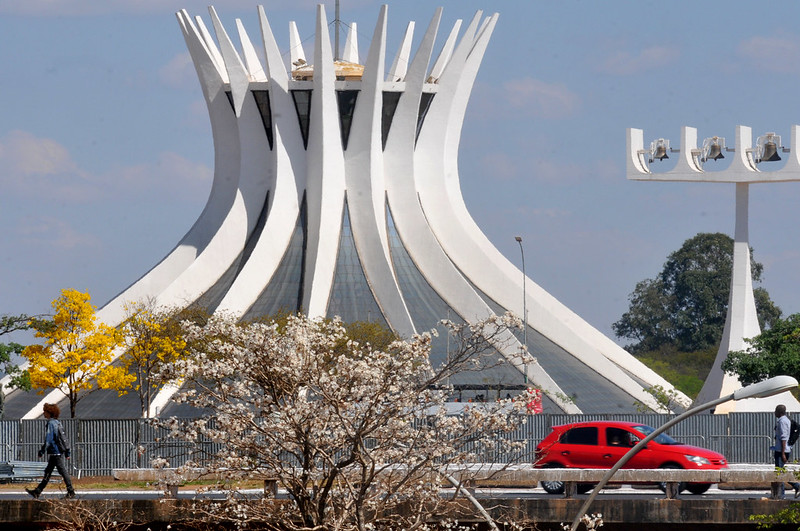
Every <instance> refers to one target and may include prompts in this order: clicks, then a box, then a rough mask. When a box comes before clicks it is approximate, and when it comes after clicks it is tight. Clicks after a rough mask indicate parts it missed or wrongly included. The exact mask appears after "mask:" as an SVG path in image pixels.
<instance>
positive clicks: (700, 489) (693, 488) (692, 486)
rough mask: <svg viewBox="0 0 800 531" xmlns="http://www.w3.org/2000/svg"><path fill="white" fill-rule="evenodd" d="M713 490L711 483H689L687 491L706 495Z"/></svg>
mask: <svg viewBox="0 0 800 531" xmlns="http://www.w3.org/2000/svg"><path fill="white" fill-rule="evenodd" d="M710 488H711V483H687V484H686V490H688V491H689V492H691V493H692V494H705V492H706V491H707V490H708V489H710Z"/></svg>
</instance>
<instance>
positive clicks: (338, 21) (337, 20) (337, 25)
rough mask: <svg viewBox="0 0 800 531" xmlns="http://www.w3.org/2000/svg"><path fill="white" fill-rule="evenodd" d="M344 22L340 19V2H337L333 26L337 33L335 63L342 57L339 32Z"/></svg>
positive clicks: (337, 0)
mask: <svg viewBox="0 0 800 531" xmlns="http://www.w3.org/2000/svg"><path fill="white" fill-rule="evenodd" d="M341 25H342V21H341V19H340V18H339V0H336V10H335V12H334V20H333V26H334V31H335V32H336V39H335V40H336V55H335V56H334V57H333V59H334V61H338V60H340V59H341V58H342V57H341V56H340V55H339V30H340V28H341Z"/></svg>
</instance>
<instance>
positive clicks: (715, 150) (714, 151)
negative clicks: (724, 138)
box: [706, 144, 725, 160]
mask: <svg viewBox="0 0 800 531" xmlns="http://www.w3.org/2000/svg"><path fill="white" fill-rule="evenodd" d="M724 158H725V155H723V154H722V149H721V148H720V147H719V144H711V146H710V147H709V148H708V155H706V160H708V159H711V160H719V159H724Z"/></svg>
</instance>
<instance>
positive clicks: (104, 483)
mask: <svg viewBox="0 0 800 531" xmlns="http://www.w3.org/2000/svg"><path fill="white" fill-rule="evenodd" d="M43 466H44V464H43ZM37 483H38V480H37V481H15V482H13V483H3V484H0V491H18V490H22V489H24V488H25V487H31V486H32V485H36V484H37ZM50 483H51V486H52V487H54V488H58V487H59V486H63V483H62V482H61V478H60V477H59V476H58V475H56V474H54V475H53V478H52V480H51V481H50ZM218 483H219V482H217V481H213V480H194V481H186V482H184V483H182V485H181V486H182V487H206V486H210V485H217V484H218ZM72 484H73V486H74V487H75V490H156V489H158V488H159V486H158V484H157V483H154V482H149V481H119V480H116V479H114V478H113V477H111V476H89V477H84V478H80V479H76V478H72ZM237 486H238V487H239V488H242V489H260V488H263V487H264V482H263V481H257V480H253V481H243V482H240V483H239V484H238V485H237Z"/></svg>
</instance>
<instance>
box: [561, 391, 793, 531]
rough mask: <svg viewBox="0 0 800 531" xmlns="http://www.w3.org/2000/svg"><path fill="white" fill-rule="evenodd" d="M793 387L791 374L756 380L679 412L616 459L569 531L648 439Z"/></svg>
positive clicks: (578, 522)
mask: <svg viewBox="0 0 800 531" xmlns="http://www.w3.org/2000/svg"><path fill="white" fill-rule="evenodd" d="M795 387H797V380H796V379H794V378H792V377H791V376H775V377H774V378H770V379H768V380H764V381H763V382H758V383H755V384H752V385H748V386H747V387H742V388H740V389H737V390H736V391H734V392H733V393H731V394H729V395H726V396H721V397H719V398H717V399H716V400H712V401H710V402H706V403H705V404H701V405H699V406H697V407H694V408H692V409H690V410H688V411H686V412H684V413H681V414H680V415H678V416H677V417H675V418H674V419H672V420H670V421H669V422H667V423H666V424H664V425H663V426H661V427H660V428H658V429H657V430H654V431H653V433H651V434H650V435H648V436H647V437H645V438H644V439H642V440H641V441H639V442H638V443H636V446H634V447H633V448H631V449H630V450H628V452H627V453H626V454H625V455H623V456H622V459H620V460H619V461H617V464H615V465H614V466H613V467H612V468H611V469H610V470H609V471H608V473H607V474H606V475H605V476H603V479H601V480H600V483H598V484H597V485H596V486H595V488H594V490H592V493H591V494H590V495H589V497H588V498H587V499H586V501H585V502H584V503H583V505H582V506H581V508H580V510H579V511H578V514H577V516H575V520H573V521H572V527H570V531H575V530H576V529H578V525H579V524H580V523H581V517H582V516H583V515H584V514H586V511H587V510H588V509H589V506H590V505H591V504H592V502H593V501H594V499H595V498H596V497H597V494H598V493H599V492H600V490H601V489H602V488H603V487H604V486H605V484H606V483H608V480H610V479H611V476H613V475H614V474H615V473H616V471H617V470H619V469H620V468H622V467H623V466H624V465H625V463H627V462H628V461H630V459H631V458H632V457H633V456H634V455H636V454H637V453H639V450H641V449H642V448H644V447H645V446H646V445H647V443H649V442H650V441H652V440H653V439H655V438H656V437H658V436H659V435H661V434H662V433H664V432H665V431H667V430H668V429H669V428H671V427H672V426H674V425H675V424H677V423H679V422H681V421H683V420H685V419H686V418H688V417H691V416H692V415H696V414H697V413H700V412H701V411H707V410H709V409H711V408H712V407H714V406H716V405H718V404H721V403H723V402H728V401H729V400H742V399H745V398H766V397H768V396H772V395H777V394H779V393H783V392H784V391H788V390H790V389H794V388H795Z"/></svg>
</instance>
